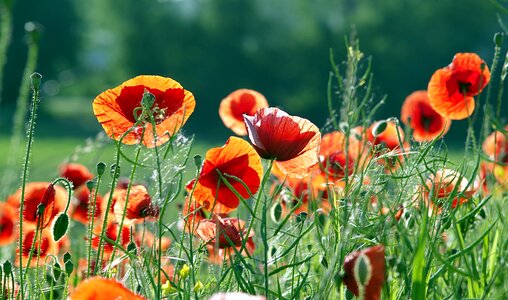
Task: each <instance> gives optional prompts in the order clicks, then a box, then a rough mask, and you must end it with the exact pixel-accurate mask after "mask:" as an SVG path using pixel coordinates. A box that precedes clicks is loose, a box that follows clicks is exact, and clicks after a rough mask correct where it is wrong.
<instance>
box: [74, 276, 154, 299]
mask: <svg viewBox="0 0 508 300" xmlns="http://www.w3.org/2000/svg"><path fill="white" fill-rule="evenodd" d="M69 299H70V300H113V299H124V300H143V299H145V298H143V297H141V296H139V295H136V294H135V293H134V292H132V291H131V290H129V289H128V288H126V287H125V286H124V285H123V284H121V283H120V282H118V281H116V280H115V279H107V278H102V277H98V276H96V277H91V278H88V279H86V280H83V281H81V282H80V283H79V284H78V286H76V289H75V290H74V291H73V292H72V293H71V294H70V295H69Z"/></svg>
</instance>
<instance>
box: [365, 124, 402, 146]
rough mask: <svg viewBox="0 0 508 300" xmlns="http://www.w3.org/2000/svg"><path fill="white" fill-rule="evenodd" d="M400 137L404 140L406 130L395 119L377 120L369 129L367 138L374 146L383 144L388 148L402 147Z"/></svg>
mask: <svg viewBox="0 0 508 300" xmlns="http://www.w3.org/2000/svg"><path fill="white" fill-rule="evenodd" d="M382 127H384V129H383V128H382ZM399 138H400V141H404V131H402V129H401V128H400V127H399V126H397V123H396V122H395V121H377V122H374V123H373V124H372V125H371V126H370V127H369V128H368V129H367V139H368V140H369V142H371V143H372V145H373V146H383V147H384V148H387V149H388V150H394V149H397V148H401V147H402V144H401V142H400V141H399Z"/></svg>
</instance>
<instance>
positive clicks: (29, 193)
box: [7, 182, 67, 228]
mask: <svg viewBox="0 0 508 300" xmlns="http://www.w3.org/2000/svg"><path fill="white" fill-rule="evenodd" d="M7 202H9V203H10V204H12V205H13V207H15V208H19V206H20V202H21V189H18V190H17V191H16V192H15V193H14V194H12V195H11V196H9V197H8V198H7ZM65 203H67V191H66V190H65V189H64V188H62V187H61V186H57V185H53V184H52V183H49V182H30V183H28V184H27V185H26V187H25V202H24V205H23V220H24V221H26V222H28V223H32V224H37V222H38V220H39V217H42V219H41V224H40V225H41V227H42V228H45V227H47V226H48V225H49V224H50V223H51V221H52V220H53V218H54V217H55V215H56V214H57V213H59V212H60V211H61V210H62V209H63V208H64V205H65Z"/></svg>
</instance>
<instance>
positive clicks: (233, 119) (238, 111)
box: [219, 89, 268, 135]
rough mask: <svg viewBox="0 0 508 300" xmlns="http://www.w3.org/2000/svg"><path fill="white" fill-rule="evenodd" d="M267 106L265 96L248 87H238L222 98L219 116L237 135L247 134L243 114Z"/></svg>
mask: <svg viewBox="0 0 508 300" xmlns="http://www.w3.org/2000/svg"><path fill="white" fill-rule="evenodd" d="M265 107H268V102H267V101H266V98H265V96H263V95H262V94H261V93H259V92H256V91H254V90H249V89H239V90H236V91H234V92H232V93H231V94H229V95H228V96H227V97H226V98H224V99H223V100H222V101H221V103H220V107H219V116H220V118H221V120H222V122H224V125H226V127H227V128H229V129H231V130H233V132H234V133H236V134H237V135H247V129H246V128H245V121H244V120H243V115H244V114H245V115H248V116H253V115H254V114H255V113H256V111H257V110H258V109H260V108H265Z"/></svg>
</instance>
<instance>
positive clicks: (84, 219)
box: [70, 185, 102, 224]
mask: <svg viewBox="0 0 508 300" xmlns="http://www.w3.org/2000/svg"><path fill="white" fill-rule="evenodd" d="M94 193H95V191H94V192H92V193H91V192H90V190H89V189H88V187H87V186H86V185H82V186H80V187H79V188H77V189H76V190H74V201H73V203H72V204H73V205H72V213H71V215H70V216H71V218H72V219H74V220H76V221H78V222H81V223H83V224H88V215H89V211H88V210H89V206H90V203H93V197H94ZM95 200H96V201H95V209H94V210H95V211H94V216H93V217H94V219H97V218H99V216H100V215H101V203H102V196H101V195H99V194H97V198H96V199H95Z"/></svg>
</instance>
